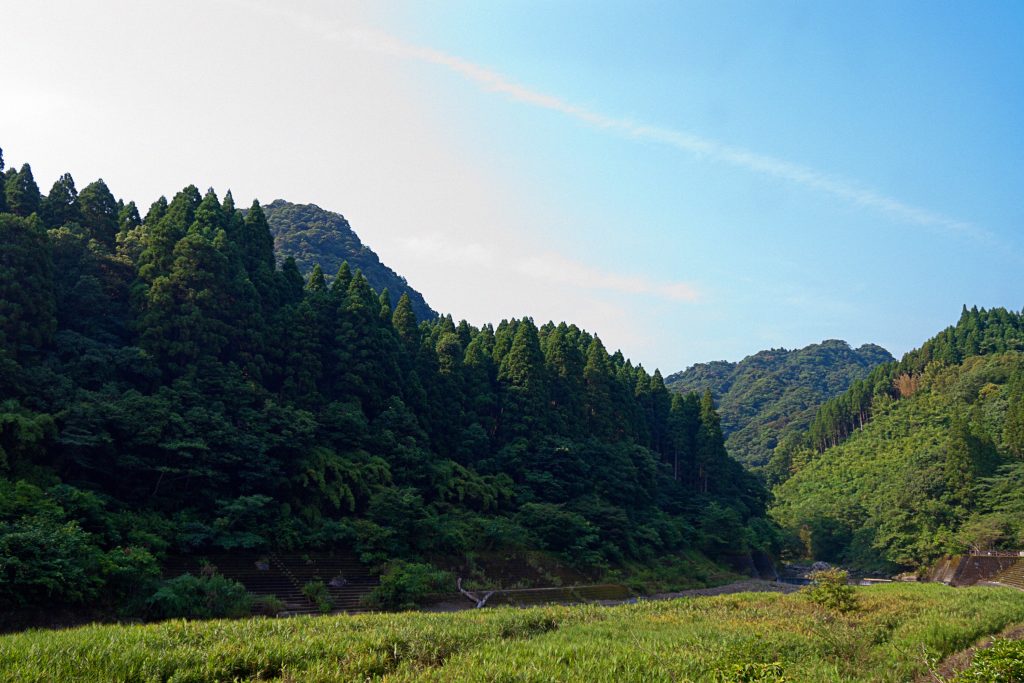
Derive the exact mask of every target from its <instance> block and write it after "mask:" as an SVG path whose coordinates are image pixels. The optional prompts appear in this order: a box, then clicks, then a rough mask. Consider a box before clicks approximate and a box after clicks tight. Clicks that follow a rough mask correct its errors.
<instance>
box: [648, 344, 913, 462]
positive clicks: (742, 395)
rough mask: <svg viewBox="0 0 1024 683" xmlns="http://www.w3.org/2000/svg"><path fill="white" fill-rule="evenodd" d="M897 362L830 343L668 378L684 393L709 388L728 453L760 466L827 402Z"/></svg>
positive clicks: (872, 349) (879, 351) (702, 366)
mask: <svg viewBox="0 0 1024 683" xmlns="http://www.w3.org/2000/svg"><path fill="white" fill-rule="evenodd" d="M892 360H893V357H892V356H891V355H890V354H889V352H888V351H886V350H885V349H883V348H882V347H880V346H876V345H874V344H864V345H863V346H861V347H859V348H857V349H851V348H850V345H849V344H847V343H846V342H844V341H840V340H836V339H831V340H826V341H823V342H822V343H820V344H811V345H810V346H806V347H804V348H802V349H792V350H787V349H770V350H767V351H760V352H758V353H755V354H754V355H752V356H748V357H746V358H744V359H743V360H741V361H740V362H738V363H730V362H728V361H716V362H712V363H698V364H697V365H694V366H692V367H689V368H687V369H686V370H685V371H683V372H677V373H674V374H672V375H669V376H668V377H667V378H666V379H665V384H666V386H668V388H669V389H671V390H674V391H679V392H683V393H686V392H690V391H703V390H704V389H710V390H711V392H712V394H713V395H714V396H715V398H716V400H717V401H718V410H719V414H720V415H721V417H722V432H723V433H724V434H725V437H726V440H725V445H726V448H728V450H729V454H730V455H731V456H732V457H734V458H736V459H737V460H739V461H740V462H743V463H745V464H747V465H748V466H751V467H761V466H763V465H765V464H766V463H767V462H768V460H769V459H770V458H771V455H772V451H773V450H774V449H775V446H776V445H777V444H778V442H779V441H781V440H783V439H785V438H786V437H788V436H791V435H794V434H799V433H802V432H803V431H805V430H806V429H807V427H808V425H809V424H810V423H811V421H812V420H813V418H814V416H815V414H816V412H817V410H818V407H819V406H820V405H821V404H822V403H824V402H825V401H826V400H828V399H830V398H833V397H835V396H837V395H839V394H842V393H843V392H844V391H846V390H847V389H848V388H849V387H850V385H851V384H852V383H853V382H854V381H855V380H859V379H863V378H864V377H865V376H867V374H868V373H869V372H870V371H871V370H872V369H873V368H875V367H876V366H878V365H880V364H883V363H888V362H891V361H892Z"/></svg>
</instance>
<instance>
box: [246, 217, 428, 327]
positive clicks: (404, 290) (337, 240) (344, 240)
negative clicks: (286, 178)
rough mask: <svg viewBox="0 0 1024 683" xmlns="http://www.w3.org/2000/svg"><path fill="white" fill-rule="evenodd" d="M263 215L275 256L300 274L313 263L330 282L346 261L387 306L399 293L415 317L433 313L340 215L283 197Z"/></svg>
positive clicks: (309, 269)
mask: <svg viewBox="0 0 1024 683" xmlns="http://www.w3.org/2000/svg"><path fill="white" fill-rule="evenodd" d="M263 213H264V214H266V216H267V223H268V224H269V225H270V233H271V234H272V235H273V236H274V250H275V251H276V252H277V256H278V260H283V259H286V258H289V257H291V258H293V259H295V265H296V266H298V267H299V272H300V273H302V275H303V276H308V275H309V273H310V272H311V271H312V270H313V267H314V266H316V265H319V266H320V269H321V270H322V271H323V273H324V275H325V276H326V277H327V278H328V280H330V278H331V277H333V276H334V274H335V273H337V272H338V269H340V268H341V264H342V263H346V262H347V263H348V265H349V268H350V269H351V270H359V271H360V272H362V274H363V276H364V277H365V278H366V281H367V282H368V283H370V287H371V288H373V289H374V290H375V291H378V292H380V291H383V290H385V289H386V290H388V293H389V294H390V295H391V305H392V306H394V305H397V303H398V300H399V299H400V298H401V296H402V295H403V294H405V295H406V296H408V297H409V302H410V303H411V304H412V311H413V313H415V314H416V318H417V319H419V320H428V319H430V318H436V317H437V313H436V312H435V311H434V309H432V308H431V307H430V306H428V305H427V302H426V301H425V300H424V298H423V295H422V294H420V293H419V292H417V291H416V290H415V289H413V288H412V287H410V286H409V283H408V282H406V280H405V278H404V277H402V276H401V275H399V274H398V273H396V272H395V271H393V270H391V269H390V268H388V267H387V266H386V265H384V264H383V263H381V261H380V258H379V257H378V256H377V254H375V253H374V251H373V250H372V249H370V248H369V247H368V246H366V245H365V244H363V243H362V242H361V241H360V239H359V236H358V235H356V233H355V232H354V231H353V230H352V226H350V225H349V223H348V221H347V220H345V217H344V216H342V215H341V214H338V213H334V212H333V211H327V210H325V209H321V208H320V207H319V206H317V205H316V204H292V203H291V202H286V201H285V200H283V199H275V200H274V201H272V202H271V203H270V204H267V205H265V206H264V207H263Z"/></svg>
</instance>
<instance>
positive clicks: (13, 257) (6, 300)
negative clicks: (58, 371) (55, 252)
mask: <svg viewBox="0 0 1024 683" xmlns="http://www.w3.org/2000/svg"><path fill="white" fill-rule="evenodd" d="M56 327H57V320H56V302H55V299H54V286H53V260H52V256H51V252H50V245H49V241H48V239H47V237H46V233H45V232H44V231H43V227H42V225H41V223H40V221H39V220H38V218H36V219H32V218H21V217H18V216H15V215H12V214H9V213H7V214H0V349H7V350H8V352H9V353H10V354H11V355H12V356H13V357H14V358H18V356H19V355H21V354H23V353H25V352H31V351H32V350H34V349H41V348H42V347H45V346H46V345H48V344H49V343H50V340H51V339H52V338H53V333H54V332H55V331H56Z"/></svg>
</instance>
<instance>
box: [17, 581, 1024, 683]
mask: <svg viewBox="0 0 1024 683" xmlns="http://www.w3.org/2000/svg"><path fill="white" fill-rule="evenodd" d="M858 598H859V609H858V610H857V611H855V612H852V613H850V614H847V615H840V614H836V613H833V612H829V611H827V610H824V609H822V608H821V607H818V606H816V605H814V604H813V603H811V602H810V601H809V600H807V599H806V598H805V597H804V596H801V595H788V596H783V595H779V594H766V593H756V594H753V593H748V594H738V595H726V596H719V597H713V598H691V599H682V600H673V601H666V602H650V603H639V604H635V605H623V606H621V607H611V608H601V607H593V606H578V607H547V608H534V609H527V610H517V609H511V608H503V609H488V610H481V611H472V612H460V613H455V614H423V613H403V614H374V615H360V616H352V617H346V616H330V617H302V618H295V619H282V620H275V619H248V620H240V621H223V620H222V621H207V622H185V621H168V622H164V623H160V624H151V625H143V626H87V627H83V628H78V629H73V630H68V631H28V632H24V633H19V634H13V635H8V636H4V637H0V680H3V681H85V680H88V681H126V682H127V681H146V682H148V681H174V682H176V683H181V682H185V681H231V680H281V681H354V680H359V681H363V680H380V681H384V680H386V681H420V680H424V681H570V680H572V681H576V680H579V681H688V680H689V681H729V680H736V681H739V680H743V681H756V680H762V681H814V682H819V681H872V682H874V681H881V682H884V681H893V682H895V681H906V680H908V679H911V678H913V677H914V675H916V674H917V673H920V672H923V671H925V670H926V666H927V664H926V662H927V660H928V659H931V660H935V659H937V658H941V657H943V656H945V655H947V654H950V653H952V652H954V651H956V650H958V649H961V648H963V647H966V646H968V645H969V644H970V643H972V642H973V641H974V640H976V639H977V638H978V637H980V636H982V635H985V634H988V633H993V632H996V631H999V630H1001V629H1002V628H1004V627H1005V626H1006V625H1008V624H1010V623H1014V622H1024V592H1018V591H1012V590H1009V589H999V588H971V589H951V588H947V587H945V586H941V585H887V586H879V587H872V588H865V589H860V590H859V591H858Z"/></svg>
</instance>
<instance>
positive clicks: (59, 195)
mask: <svg viewBox="0 0 1024 683" xmlns="http://www.w3.org/2000/svg"><path fill="white" fill-rule="evenodd" d="M39 213H40V217H41V218H42V219H43V224H44V225H46V227H47V228H58V227H60V226H62V225H64V224H65V223H73V222H77V221H80V220H81V218H82V216H81V212H80V211H79V208H78V190H76V189H75V181H74V179H73V178H72V177H71V174H70V173H65V174H64V175H62V176H61V177H60V178H58V179H57V180H56V181H55V182H54V183H53V187H51V188H50V193H49V194H48V195H46V197H45V198H44V199H43V200H42V203H41V205H40V211H39Z"/></svg>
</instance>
